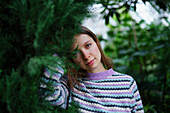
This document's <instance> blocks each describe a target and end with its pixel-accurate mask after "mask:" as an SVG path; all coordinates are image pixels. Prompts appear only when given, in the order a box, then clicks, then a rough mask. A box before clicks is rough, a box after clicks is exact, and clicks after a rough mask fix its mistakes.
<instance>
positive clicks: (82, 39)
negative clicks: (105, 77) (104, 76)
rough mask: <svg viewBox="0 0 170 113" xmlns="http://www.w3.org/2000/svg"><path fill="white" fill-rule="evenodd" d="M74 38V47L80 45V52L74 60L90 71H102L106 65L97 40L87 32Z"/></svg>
mask: <svg viewBox="0 0 170 113" xmlns="http://www.w3.org/2000/svg"><path fill="white" fill-rule="evenodd" d="M74 40H75V42H74V44H73V48H74V49H75V48H77V47H78V50H79V52H78V53H77V54H76V58H74V59H73V61H74V62H75V63H76V64H78V65H80V68H82V69H84V70H86V71H87V72H89V73H96V72H102V71H103V69H104V67H103V65H102V63H101V53H100V51H99V48H98V46H97V44H96V42H95V41H94V40H93V39H92V38H91V37H90V36H89V35H87V34H80V35H76V36H74Z"/></svg>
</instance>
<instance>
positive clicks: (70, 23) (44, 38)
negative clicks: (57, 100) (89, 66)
mask: <svg viewBox="0 0 170 113" xmlns="http://www.w3.org/2000/svg"><path fill="white" fill-rule="evenodd" d="M91 4H92V1H88V0H84V1H82V0H1V1H0V59H1V61H0V112H6V113H7V112H9V113H23V112H24V113H32V112H38V113H39V112H52V111H53V112H61V111H63V112H66V110H62V109H59V108H57V107H56V108H54V107H51V106H50V105H48V103H47V104H46V103H44V102H43V99H40V96H39V92H38V89H39V84H40V80H41V75H42V74H43V68H44V67H46V66H49V65H58V62H61V61H63V64H64V65H66V64H67V63H65V62H64V61H65V60H64V59H65V57H66V56H67V57H68V56H69V54H68V53H70V52H69V47H70V46H71V42H72V36H73V35H74V34H75V33H76V32H77V31H78V30H79V25H80V24H81V22H82V20H83V19H84V18H85V17H86V16H87V15H89V11H88V6H89V5H91ZM54 53H58V55H59V56H62V57H61V59H58V58H55V57H53V54H54ZM59 60H60V61H59ZM67 65H68V64H67ZM42 103H43V104H42ZM67 111H73V112H75V111H76V109H75V107H74V105H72V106H71V107H69V109H68V110H67Z"/></svg>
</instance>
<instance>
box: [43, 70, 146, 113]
mask: <svg viewBox="0 0 170 113" xmlns="http://www.w3.org/2000/svg"><path fill="white" fill-rule="evenodd" d="M57 70H58V72H57V73H54V74H51V73H50V71H49V70H48V69H46V70H45V74H44V75H45V77H44V80H46V81H48V80H49V79H52V80H53V83H54V84H53V87H54V89H55V92H54V94H53V95H51V96H48V97H47V98H46V99H47V100H48V101H49V102H50V103H51V104H52V105H54V106H55V105H57V106H61V107H62V108H67V106H68V105H69V103H70V102H71V101H73V100H74V101H75V102H77V103H78V104H79V110H80V112H82V113H131V112H132V113H134V112H136V113H143V112H144V110H143V105H142V101H141V97H140V94H139V91H138V88H137V85H136V82H135V80H134V79H133V78H132V77H131V76H129V75H125V74H121V73H118V72H116V71H114V70H113V69H109V70H107V71H105V72H100V73H88V74H87V77H86V78H83V79H81V80H80V85H75V87H74V88H73V90H70V89H69V88H68V86H67V76H62V74H63V70H62V69H59V68H57ZM50 75H52V77H50ZM42 87H45V86H43V85H42Z"/></svg>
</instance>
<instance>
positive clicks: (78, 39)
mask: <svg viewBox="0 0 170 113" xmlns="http://www.w3.org/2000/svg"><path fill="white" fill-rule="evenodd" d="M88 41H94V40H93V39H92V37H90V36H89V35H87V34H79V35H76V36H74V43H73V46H77V45H79V46H82V45H84V44H85V43H86V42H88Z"/></svg>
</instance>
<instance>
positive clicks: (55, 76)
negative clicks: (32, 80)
mask: <svg viewBox="0 0 170 113" xmlns="http://www.w3.org/2000/svg"><path fill="white" fill-rule="evenodd" d="M63 73H64V70H63V68H61V67H57V68H55V72H52V71H50V70H49V69H48V68H46V69H45V71H44V76H43V77H42V81H43V82H44V83H43V84H41V88H43V89H45V95H47V96H46V97H45V100H46V101H48V102H49V103H50V104H51V105H52V106H60V107H61V108H64V109H65V108H66V107H67V105H68V99H69V88H68V85H67V81H68V79H67V76H65V75H63ZM49 83H50V86H51V88H52V89H53V92H52V93H51V91H50V90H49V89H50V87H49V86H47V84H49ZM49 92H50V93H49Z"/></svg>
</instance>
